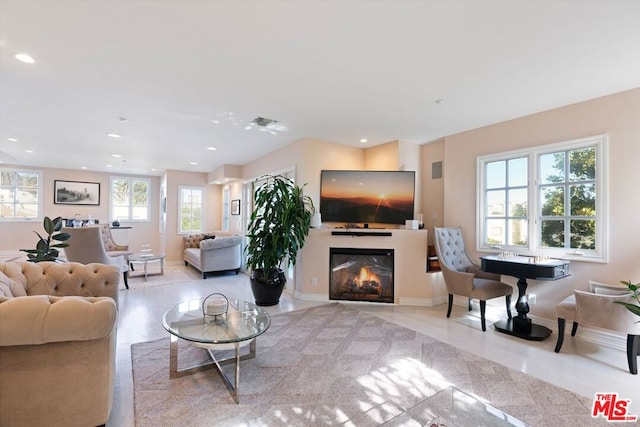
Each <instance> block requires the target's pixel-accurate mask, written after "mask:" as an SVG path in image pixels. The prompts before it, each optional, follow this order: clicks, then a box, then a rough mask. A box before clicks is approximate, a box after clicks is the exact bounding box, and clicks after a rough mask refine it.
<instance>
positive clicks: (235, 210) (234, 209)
mask: <svg viewBox="0 0 640 427" xmlns="http://www.w3.org/2000/svg"><path fill="white" fill-rule="evenodd" d="M231 215H240V199H234V200H232V201H231Z"/></svg>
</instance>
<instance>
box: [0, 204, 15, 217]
mask: <svg viewBox="0 0 640 427" xmlns="http://www.w3.org/2000/svg"><path fill="white" fill-rule="evenodd" d="M14 206H15V205H14V204H13V203H0V216H2V217H4V218H10V217H14V216H15V213H14V211H13V208H14Z"/></svg>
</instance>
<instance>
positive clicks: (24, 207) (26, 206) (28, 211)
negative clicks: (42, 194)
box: [16, 203, 38, 217]
mask: <svg viewBox="0 0 640 427" xmlns="http://www.w3.org/2000/svg"><path fill="white" fill-rule="evenodd" d="M25 216H28V217H35V216H38V205H37V204H35V203H20V204H18V205H16V217H25Z"/></svg>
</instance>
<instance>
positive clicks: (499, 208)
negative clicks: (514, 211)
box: [486, 190, 507, 216]
mask: <svg viewBox="0 0 640 427" xmlns="http://www.w3.org/2000/svg"><path fill="white" fill-rule="evenodd" d="M505 194H506V193H505V191H504V190H494V191H487V203H486V207H487V212H486V214H487V216H504V215H505V206H506V204H507V201H506V196H505Z"/></svg>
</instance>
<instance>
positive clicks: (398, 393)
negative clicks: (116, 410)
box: [131, 303, 609, 427]
mask: <svg viewBox="0 0 640 427" xmlns="http://www.w3.org/2000/svg"><path fill="white" fill-rule="evenodd" d="M131 347H132V348H131V353H132V361H133V377H134V396H135V420H136V425H137V426H176V425H185V426H216V427H219V426H251V427H257V426H336V425H340V426H343V425H344V426H376V425H381V424H383V423H385V422H387V421H389V420H390V419H392V418H394V417H395V416H397V415H399V414H401V413H402V412H403V411H404V410H405V409H408V408H411V407H412V406H414V405H416V404H417V403H419V402H421V401H423V400H424V399H425V398H427V397H429V396H432V395H433V394H434V393H436V392H437V391H439V390H442V389H445V388H446V387H447V386H449V385H455V386H456V387H458V388H459V389H462V390H464V391H466V392H467V393H471V394H473V395H474V396H477V397H479V398H481V399H483V400H485V401H486V402H488V403H491V404H492V405H493V406H495V407H497V408H499V409H501V410H502V411H504V412H506V413H508V414H510V415H512V416H513V417H516V418H518V419H520V420H521V421H523V422H525V423H527V424H528V425H530V426H536V427H539V426H550V427H560V426H576V425H580V426H582V427H584V426H596V425H609V424H608V423H607V422H606V421H604V420H603V419H592V418H591V416H590V409H591V399H587V398H585V397H581V396H578V395H576V394H574V393H572V392H569V391H567V390H564V389H561V388H559V387H556V386H553V385H551V384H549V383H546V382H544V381H541V380H538V379H535V378H533V377H530V376H528V375H525V374H522V373H519V372H516V371H514V370H512V369H509V368H507V367H504V366H501V365H499V364H497V363H494V362H491V361H488V360H486V359H483V358H480V357H478V356H476V355H473V354H471V353H468V352H465V351H461V350H459V349H457V348H455V347H453V346H450V345H448V344H445V343H442V342H440V341H437V340H435V339H433V338H430V337H428V336H426V335H421V334H419V333H416V332H414V331H412V330H410V329H407V328H404V327H401V326H398V325H396V324H393V323H391V322H388V321H385V320H382V319H380V318H378V317H375V316H373V315H370V314H367V313H362V312H360V311H358V310H356V309H353V308H350V307H347V306H345V305H342V304H337V303H334V304H327V305H322V306H318V307H314V308H310V309H305V310H300V311H294V312H290V313H284V314H278V315H276V316H273V317H272V323H271V327H270V328H269V330H268V331H267V332H266V333H265V334H264V335H262V336H261V337H259V338H258V340H257V357H256V358H254V359H250V360H246V361H243V362H241V369H240V404H235V403H234V401H233V399H232V397H231V395H230V394H229V392H228V391H227V389H226V388H225V386H224V384H223V383H222V381H221V379H220V377H219V376H218V374H217V373H216V372H215V371H214V370H207V371H204V372H199V373H196V374H192V375H186V376H184V377H181V378H177V379H171V380H170V379H169V338H166V339H161V340H156V341H151V342H146V343H140V344H134V345H132V346H131ZM207 357H208V356H207V355H206V353H205V352H204V351H203V350H201V349H198V348H195V347H192V346H189V345H188V344H186V343H182V347H180V350H179V364H180V366H185V367H186V366H193V365H194V364H195V363H197V362H201V361H204V360H207ZM227 368H228V369H229V372H228V374H230V373H231V370H232V366H228V367H227ZM231 378H233V377H232V376H231ZM391 425H407V426H409V425H416V424H399V423H392V424H391Z"/></svg>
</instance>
